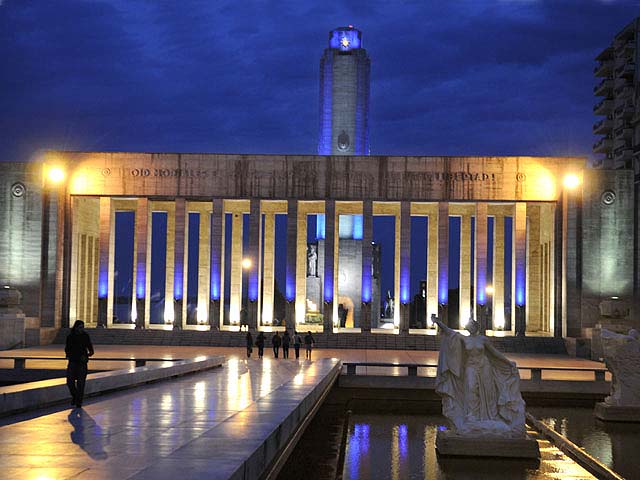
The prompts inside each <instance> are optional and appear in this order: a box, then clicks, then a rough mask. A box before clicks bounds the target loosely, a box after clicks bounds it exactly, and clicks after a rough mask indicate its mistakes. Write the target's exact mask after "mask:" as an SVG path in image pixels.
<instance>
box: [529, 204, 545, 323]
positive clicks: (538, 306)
mask: <svg viewBox="0 0 640 480" xmlns="http://www.w3.org/2000/svg"><path fill="white" fill-rule="evenodd" d="M540 210H541V206H540V205H539V204H527V214H528V216H529V234H528V235H527V251H528V258H527V281H526V282H527V305H526V317H527V326H526V328H527V331H529V332H540V331H542V318H543V311H544V310H543V309H544V293H543V292H544V279H543V276H544V273H543V271H544V265H543V262H544V260H543V258H544V248H543V245H542V242H541V211H540Z"/></svg>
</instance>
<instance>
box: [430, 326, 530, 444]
mask: <svg viewBox="0 0 640 480" xmlns="http://www.w3.org/2000/svg"><path fill="white" fill-rule="evenodd" d="M433 321H434V323H435V324H436V325H438V327H439V328H440V330H441V332H442V337H441V346H440V354H439V356H438V373H437V377H436V392H437V393H438V394H439V395H440V396H441V397H442V413H443V414H444V416H445V417H447V419H448V420H449V422H450V424H451V427H452V428H451V430H452V432H453V433H455V434H457V435H461V436H471V437H486V436H491V437H503V438H504V437H506V438H524V437H525V436H526V430H525V415H524V406H525V404H524V401H523V400H522V395H521V394H520V376H519V374H518V369H517V367H516V364H515V363H514V362H512V361H510V360H509V359H508V358H506V357H505V356H504V355H503V354H502V353H501V352H499V351H498V350H497V349H496V348H495V347H494V346H493V345H492V343H491V341H490V340H489V339H488V338H487V337H485V336H483V335H480V334H479V332H480V328H479V325H478V323H477V322H476V321H475V320H470V321H469V323H468V324H467V327H466V329H467V331H468V332H469V336H464V335H462V334H461V333H459V332H456V331H455V330H452V329H450V328H449V327H447V326H446V325H444V324H443V323H442V322H441V321H440V320H439V319H438V318H436V317H433Z"/></svg>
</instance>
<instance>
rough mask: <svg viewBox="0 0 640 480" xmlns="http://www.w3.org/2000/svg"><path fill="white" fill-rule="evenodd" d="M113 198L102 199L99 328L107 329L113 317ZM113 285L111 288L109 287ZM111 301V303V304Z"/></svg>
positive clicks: (99, 241)
mask: <svg viewBox="0 0 640 480" xmlns="http://www.w3.org/2000/svg"><path fill="white" fill-rule="evenodd" d="M111 218H112V213H111V198H110V197H100V238H99V240H98V243H99V261H98V264H99V267H98V326H100V327H106V326H107V325H108V324H110V323H111V320H110V319H111V318H112V316H113V303H112V301H113V296H112V295H113V294H112V293H111V295H110V294H109V293H110V292H113V279H111V278H110V275H109V271H110V266H111V265H112V262H111V258H110V254H111V230H112V222H111ZM110 285H111V288H109V286H110ZM110 300H111V302H110Z"/></svg>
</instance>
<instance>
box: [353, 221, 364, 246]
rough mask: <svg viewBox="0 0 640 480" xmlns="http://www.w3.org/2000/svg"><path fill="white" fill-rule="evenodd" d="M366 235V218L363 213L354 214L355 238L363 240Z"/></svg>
mask: <svg viewBox="0 0 640 480" xmlns="http://www.w3.org/2000/svg"><path fill="white" fill-rule="evenodd" d="M363 236H364V220H363V218H362V215H353V239H354V240H362V238H363Z"/></svg>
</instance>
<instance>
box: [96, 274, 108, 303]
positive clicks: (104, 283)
mask: <svg viewBox="0 0 640 480" xmlns="http://www.w3.org/2000/svg"><path fill="white" fill-rule="evenodd" d="M108 294H109V278H108V274H107V272H106V270H101V271H100V275H99V278H98V298H107V295H108Z"/></svg>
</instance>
